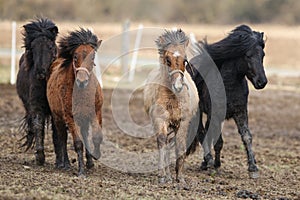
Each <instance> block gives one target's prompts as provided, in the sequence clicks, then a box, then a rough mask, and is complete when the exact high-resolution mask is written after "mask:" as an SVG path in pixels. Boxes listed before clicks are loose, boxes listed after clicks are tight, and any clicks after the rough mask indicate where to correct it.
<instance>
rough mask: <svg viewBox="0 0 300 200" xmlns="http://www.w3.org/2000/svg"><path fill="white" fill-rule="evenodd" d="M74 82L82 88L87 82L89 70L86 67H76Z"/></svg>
mask: <svg viewBox="0 0 300 200" xmlns="http://www.w3.org/2000/svg"><path fill="white" fill-rule="evenodd" d="M75 76H76V79H75V82H76V85H77V87H78V88H81V89H84V88H86V87H87V86H88V84H89V79H90V72H89V71H88V70H87V69H86V68H77V69H76V71H75Z"/></svg>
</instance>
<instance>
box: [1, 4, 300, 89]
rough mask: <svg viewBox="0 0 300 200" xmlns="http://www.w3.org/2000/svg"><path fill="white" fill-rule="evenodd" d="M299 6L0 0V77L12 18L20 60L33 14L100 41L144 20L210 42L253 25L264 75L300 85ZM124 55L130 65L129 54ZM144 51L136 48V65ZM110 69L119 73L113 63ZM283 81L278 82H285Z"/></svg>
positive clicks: (4, 73)
mask: <svg viewBox="0 0 300 200" xmlns="http://www.w3.org/2000/svg"><path fill="white" fill-rule="evenodd" d="M299 10H300V1H297V0H252V1H246V0H242V1H241V0H214V1H211V0H185V1H182V0H164V1H161V0H144V1H140V0H127V1H123V0H110V1H107V0H85V1H80V0H52V1H43V0H27V1H23V0H10V1H7V0H0V27H1V28H0V30H1V37H0V82H2V83H3V82H4V83H6V82H9V79H10V66H11V58H10V51H11V46H12V22H13V21H16V24H17V25H16V47H17V57H16V66H18V58H19V57H18V56H19V55H20V54H21V53H22V52H23V49H22V34H21V33H22V30H23V29H22V26H23V25H24V24H25V23H27V22H29V21H30V20H32V19H34V18H35V17H37V16H44V17H48V18H50V19H52V20H53V21H54V22H55V23H56V24H57V25H58V27H59V32H60V34H59V37H60V36H61V35H63V34H66V33H67V31H70V30H74V29H76V28H78V27H88V28H92V29H93V31H94V32H95V33H96V34H97V35H98V37H99V38H101V39H103V40H104V41H105V40H109V39H111V38H112V37H114V36H116V35H120V34H122V31H123V30H124V26H125V25H127V28H128V29H127V30H136V29H137V28H138V27H139V25H141V24H142V25H143V27H159V28H174V27H177V28H182V29H183V30H184V31H185V32H186V33H188V34H190V33H194V34H195V36H196V39H197V40H201V39H203V38H205V37H207V39H208V41H209V42H210V43H212V42H216V41H217V40H219V39H222V38H224V37H226V34H228V33H229V32H230V31H231V30H232V29H234V28H235V27H236V26H238V25H240V24H242V23H245V24H248V25H250V26H251V28H252V29H253V30H256V31H262V32H265V35H266V39H267V43H266V49H265V52H266V57H265V60H264V63H265V67H266V72H267V74H268V76H270V77H274V76H275V77H276V76H285V77H288V78H289V79H288V80H293V85H294V83H295V82H296V83H297V84H299V85H300V83H299V82H300V81H299V82H297V80H299V77H300V58H299V55H300V26H299V24H300V12H299ZM136 35H137V34H136V33H134V34H130V40H129V41H128V43H129V45H130V48H133V47H134V45H135V42H136ZM156 37H157V35H155V34H154V35H152V36H149V35H147V34H145V32H144V33H143V34H142V39H141V40H142V41H143V40H149V42H153V40H154V39H155V38H156ZM116 41H118V42H115V43H114V44H113V45H110V46H113V49H114V50H115V53H116V54H119V53H120V52H121V51H122V44H121V43H122V41H121V39H120V40H116ZM152 53H153V54H156V51H155V52H152ZM128 56H129V57H128V63H129V65H130V62H131V60H130V59H131V58H132V55H128ZM142 56H143V53H141V54H140V53H139V55H138V62H137V71H138V70H139V66H140V65H142V64H141V62H142V61H143V58H142ZM148 57H149V56H148ZM150 57H151V56H150ZM152 57H153V56H152ZM152 57H151V58H152ZM153 59H156V57H155V56H154V57H153ZM139 61H141V62H139ZM101 67H102V66H101ZM128 68H130V66H129V67H128ZM16 71H17V69H16ZM108 71H109V70H108ZM111 71H112V72H110V73H118V70H116V69H114V70H111ZM116 80H118V79H116ZM274 80H275V79H274ZM276 80H277V79H276ZM286 82H288V81H287V80H284V83H282V84H285V85H288V84H289V83H286ZM271 83H272V82H271ZM277 83H278V81H277ZM299 85H297V86H299Z"/></svg>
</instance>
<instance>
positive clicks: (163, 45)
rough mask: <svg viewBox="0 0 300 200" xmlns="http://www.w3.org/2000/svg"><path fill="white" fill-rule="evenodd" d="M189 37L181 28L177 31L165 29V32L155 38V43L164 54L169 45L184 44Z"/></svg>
mask: <svg viewBox="0 0 300 200" xmlns="http://www.w3.org/2000/svg"><path fill="white" fill-rule="evenodd" d="M188 39H189V38H188V37H187V36H186V35H185V33H184V32H183V31H182V30H181V29H178V30H176V31H168V30H165V32H164V33H163V34H162V35H161V36H159V37H158V39H156V40H155V43H156V45H157V47H158V52H159V54H160V55H162V54H163V52H164V51H166V50H167V49H168V47H169V46H171V45H174V46H176V45H184V44H185V43H186V42H187V41H188Z"/></svg>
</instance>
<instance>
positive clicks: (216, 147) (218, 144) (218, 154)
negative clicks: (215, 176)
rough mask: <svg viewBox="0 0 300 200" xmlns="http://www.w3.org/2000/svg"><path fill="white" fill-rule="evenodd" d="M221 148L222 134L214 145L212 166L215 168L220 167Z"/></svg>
mask: <svg viewBox="0 0 300 200" xmlns="http://www.w3.org/2000/svg"><path fill="white" fill-rule="evenodd" d="M222 148H223V138H222V133H221V134H220V136H219V139H218V140H217V142H216V143H215V145H214V150H215V163H214V166H215V168H219V167H221V150H222Z"/></svg>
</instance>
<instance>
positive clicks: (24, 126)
mask: <svg viewBox="0 0 300 200" xmlns="http://www.w3.org/2000/svg"><path fill="white" fill-rule="evenodd" d="M29 124H32V118H31V117H29V115H27V114H26V116H25V117H24V118H23V119H22V122H21V125H20V127H19V131H20V132H22V133H25V135H24V136H23V137H22V138H21V139H20V141H23V140H25V142H24V143H23V144H22V145H21V146H20V148H22V147H25V146H26V149H25V152H26V151H28V149H30V148H33V146H34V144H35V134H34V133H33V132H32V131H30V129H29Z"/></svg>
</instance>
